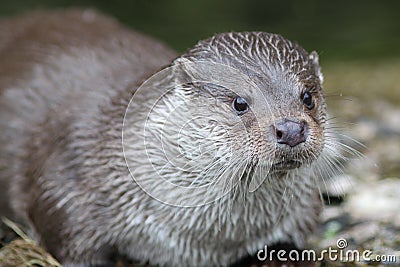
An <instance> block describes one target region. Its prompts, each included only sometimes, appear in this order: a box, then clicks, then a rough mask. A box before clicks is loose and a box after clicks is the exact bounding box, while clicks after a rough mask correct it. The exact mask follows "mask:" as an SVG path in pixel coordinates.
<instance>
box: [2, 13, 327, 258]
mask: <svg viewBox="0 0 400 267" xmlns="http://www.w3.org/2000/svg"><path fill="white" fill-rule="evenodd" d="M10 25H11V26H12V29H13V31H10V30H8V29H10V27H9V26H10ZM0 48H1V50H0V53H1V56H2V59H3V60H2V62H1V64H0V85H1V98H0V112H1V113H0V128H1V131H2V134H1V139H0V140H1V151H0V164H1V165H0V179H1V180H2V182H3V183H6V184H8V186H7V187H9V192H11V193H10V194H9V197H8V198H9V199H10V202H11V205H12V206H13V210H14V211H15V216H16V217H17V218H19V219H20V220H21V221H23V222H25V223H26V224H29V225H30V227H31V229H32V230H33V231H34V233H35V234H36V235H37V237H38V239H39V240H40V241H41V242H42V244H43V245H44V246H45V247H46V248H47V249H48V250H49V251H50V252H52V253H53V254H54V255H55V256H56V257H57V258H58V259H60V260H61V261H62V263H64V264H65V265H67V266H68V265H74V266H76V265H78V264H83V265H84V264H100V263H105V262H107V257H108V256H109V255H110V254H111V253H113V252H118V253H121V254H125V255H127V256H128V257H131V258H133V259H138V260H141V261H143V262H145V261H149V262H150V263H151V264H159V265H161V266H227V265H229V264H231V263H233V262H235V261H237V260H238V259H240V258H241V257H244V256H246V255H248V254H254V253H255V252H256V251H257V250H258V249H260V248H263V247H264V245H270V244H273V243H276V242H292V243H294V244H296V245H297V246H299V247H301V246H303V245H304V243H305V240H306V237H307V235H308V234H309V233H310V232H311V231H312V229H313V228H314V227H315V224H316V222H317V218H318V213H319V210H320V207H321V202H320V199H319V195H318V188H317V183H316V180H315V175H316V174H318V171H319V168H320V163H319V160H320V158H321V157H322V156H320V155H324V153H325V154H327V153H328V154H329V153H331V154H332V150H333V148H332V147H334V145H332V144H331V146H329V147H327V146H326V145H325V144H329V142H330V141H329V138H330V137H329V135H327V131H326V130H325V123H326V122H325V121H326V114H325V101H324V97H323V94H322V91H321V82H322V75H321V72H320V68H319V66H318V57H317V56H316V53H312V54H311V55H308V54H307V52H306V51H304V49H302V48H301V47H300V46H298V45H297V44H294V43H292V42H290V41H288V40H286V39H284V38H283V37H281V36H279V35H274V34H268V33H261V32H244V33H225V34H218V35H216V36H214V37H212V38H210V39H208V40H204V41H201V42H199V43H198V44H197V45H195V46H194V48H192V49H190V50H188V52H187V53H185V54H184V55H182V56H181V57H179V58H177V59H175V60H174V58H175V57H176V55H175V53H174V52H173V51H171V50H170V49H168V48H166V47H164V46H163V45H161V44H160V43H159V42H158V41H155V40H152V39H150V38H148V37H144V36H142V35H140V34H138V33H135V32H133V31H129V30H127V29H125V28H123V27H122V26H120V25H118V24H117V23H115V22H114V21H112V20H110V19H108V18H105V17H103V16H101V15H99V14H97V13H93V11H84V12H81V11H76V10H72V11H71V10H70V11H63V12H54V13H48V12H46V13H42V12H38V13H32V14H27V15H25V16H21V17H18V18H13V19H4V20H2V21H1V22H0ZM202 61H206V62H213V63H218V64H223V65H226V66H230V67H233V68H235V69H238V70H239V71H241V72H243V73H245V74H246V75H248V77H250V78H251V80H252V81H253V82H254V83H255V85H256V86H257V88H258V89H260V90H261V91H262V94H263V95H265V96H266V97H268V99H270V100H271V101H270V103H269V111H268V113H267V115H268V114H269V116H264V117H263V118H262V119H260V120H258V121H257V124H254V123H253V122H254V121H253V119H252V117H249V116H250V115H248V117H245V116H244V117H243V120H245V123H244V125H245V126H241V128H240V129H243V127H245V128H246V129H247V131H248V132H247V133H249V134H246V136H245V135H244V134H243V131H241V130H240V129H239V128H235V127H236V126H235V124H234V123H233V121H235V120H239V119H238V117H237V115H234V113H233V112H231V111H232V110H230V106H229V105H227V106H223V107H222V108H221V110H218V109H215V107H213V104H212V103H214V102H212V101H213V99H214V97H216V96H218V97H220V98H224V97H225V95H224V94H223V93H221V92H223V91H219V90H218V89H215V88H217V87H215V88H209V87H207V88H206V89H207V90H210V92H212V93H211V94H210V96H208V95H206V94H205V93H204V92H203V90H205V87H201V86H198V87H196V85H191V86H188V87H185V88H183V87H182V86H181V85H179V84H175V83H177V79H179V77H180V75H183V76H185V77H186V76H190V75H191V74H190V73H186V72H185V73H183V72H182V71H183V70H181V69H180V66H181V65H182V64H184V63H185V62H186V63H187V62H202ZM167 65H171V66H172V67H173V68H174V70H175V71H176V72H175V73H174V74H173V76H172V77H170V78H172V79H171V81H169V85H172V86H173V87H174V88H175V90H174V91H173V92H172V93H171V94H169V95H168V96H166V99H165V101H166V102H168V101H169V102H168V103H169V104H170V105H167V104H164V105H161V106H160V107H157V108H155V110H154V112H153V113H152V114H151V115H150V116H149V118H147V120H148V122H149V125H150V126H151V129H154V135H155V136H157V133H158V132H160V131H161V132H164V134H165V135H166V136H171V137H172V136H174V134H175V132H174V130H173V127H174V126H173V125H168V123H167V124H166V126H167V128H166V129H163V130H161V129H160V128H159V124H158V122H159V121H160V120H162V117H163V116H164V115H163V114H165V113H167V114H173V116H175V117H173V118H174V120H172V121H179V120H181V121H189V120H190V119H191V118H190V112H184V110H189V111H190V110H193V106H192V105H193V104H194V103H196V105H197V104H198V103H204V106H202V107H203V109H202V110H203V111H204V112H205V113H203V114H205V115H206V116H209V117H210V118H212V117H213V116H217V118H218V119H220V120H221V121H225V122H226V127H227V129H228V130H227V131H228V133H229V136H234V137H235V138H234V139H230V144H232V146H233V147H234V148H235V151H237V152H236V153H234V154H233V155H234V157H236V159H235V161H229V162H230V164H233V163H236V164H239V162H243V163H242V164H241V165H237V166H238V167H237V168H236V169H235V165H226V166H223V168H224V169H227V170H229V169H231V170H235V171H233V172H232V173H230V174H232V175H231V176H228V175H226V177H225V176H224V175H221V177H217V178H219V179H220V180H221V179H225V178H226V179H234V180H235V181H234V182H236V183H237V184H235V186H232V188H231V189H233V190H232V191H231V192H228V194H227V195H225V196H224V197H222V198H220V199H218V200H216V201H215V202H214V203H212V204H208V205H197V206H195V207H179V206H173V205H166V204H164V203H162V202H160V201H158V200H156V199H154V198H152V197H151V196H149V195H148V194H146V193H145V192H143V191H142V190H141V188H140V187H139V186H138V185H137V184H136V183H135V182H133V181H132V177H131V175H130V173H129V171H128V168H127V166H126V162H125V158H124V154H123V147H122V142H121V133H122V126H123V125H122V123H123V118H124V115H125V110H126V107H127V105H128V102H129V100H130V99H131V97H132V94H133V93H134V92H135V90H136V89H137V88H138V87H139V86H140V84H141V83H142V82H143V81H144V80H145V79H146V78H148V77H149V76H151V74H153V73H155V72H156V71H158V70H160V69H161V68H163V67H165V66H167ZM186 71H187V70H186ZM204 78H207V77H204ZM306 89H307V90H310V91H312V92H313V94H314V95H315V98H316V100H315V101H316V106H317V108H316V110H315V113H310V112H308V111H305V110H304V107H303V106H302V104H301V100H300V94H301V92H302V91H304V90H306ZM194 92H197V93H199V94H200V97H201V100H203V101H204V102H194V100H193V98H192V95H193V93H194ZM156 93H157V92H155V91H154V90H151V89H150V90H147V91H146V94H145V95H144V99H143V103H138V104H137V106H134V108H136V109H135V110H134V111H131V112H133V114H134V115H133V116H130V117H129V118H128V119H127V120H126V121H125V122H124V123H125V125H124V127H128V130H129V131H128V134H127V135H126V136H124V138H125V140H124V145H126V146H127V147H126V148H125V152H127V153H128V155H127V156H128V157H130V156H132V157H133V158H134V159H133V161H132V162H133V167H134V170H133V171H136V173H137V174H140V175H139V176H140V177H142V178H143V179H144V181H145V182H148V183H151V185H152V186H154V190H160V192H163V191H162V190H165V189H164V188H160V186H159V184H158V180H157V179H158V177H157V175H156V174H155V173H154V170H153V169H151V168H146V167H143V166H145V165H143V164H142V161H143V160H144V158H146V157H147V156H148V155H147V154H146V151H145V147H144V144H142V143H140V142H138V141H137V140H138V137H137V135H139V134H140V131H139V129H141V127H142V125H143V122H144V121H145V120H146V116H147V115H148V114H145V113H144V112H141V111H143V110H144V109H145V108H144V107H145V106H146V105H147V106H148V105H151V104H152V103H150V102H149V101H151V100H154V97H155V96H154V94H156ZM212 94H214V96H212V97H211V95H212ZM197 100H199V99H196V101H197ZM177 102H179V103H183V107H186V109H184V108H183V109H181V110H177V111H176V112H171V109H172V108H173V106H174V103H177ZM257 105H258V106H257ZM260 105H261V106H260ZM210 106H211V107H212V108H211V109H208V107H210ZM254 106H255V108H254V111H253V112H254V113H256V112H257V111H259V112H264V111H265V109H266V108H265V106H264V108H263V106H262V103H261V102H260V103H258V102H257V103H256V101H255V102H254ZM204 107H205V108H204ZM257 107H258V108H257ZM257 109H259V110H257ZM207 112H208V113H209V114H207ZM228 113H229V114H228ZM157 116H158V117H157ZM283 116H289V117H296V118H300V119H304V120H306V121H307V122H308V123H309V124H310V128H311V130H310V131H311V134H310V139H309V140H308V141H307V142H306V144H304V146H302V147H301V148H295V149H294V150H292V151H288V150H285V149H283V150H278V149H277V148H276V147H275V143H274V142H273V140H272V139H273V138H272V137H271V136H272V134H271V133H270V132H268V130H267V131H265V129H268V126H269V125H271V123H273V122H274V120H275V119H277V118H281V117H283ZM160 118H161V119H160ZM231 118H232V119H231ZM230 124H232V125H230ZM192 126H193V127H195V128H193V129H198V131H196V132H186V133H184V135H183V137H182V138H183V141H182V142H183V143H180V145H182V144H183V147H185V146H186V147H189V148H190V147H191V146H192V147H193V146H194V144H197V143H196V142H199V144H200V146H204V147H210V146H214V145H216V147H217V150H218V149H219V150H220V151H221V153H222V154H227V151H228V148H232V147H230V146H228V145H227V139H226V138H227V135H224V134H223V132H218V131H219V130H220V129H219V130H218V129H217V130H216V133H215V135H213V136H212V138H211V140H209V141H208V142H210V143H207V142H200V141H204V140H200V139H196V138H195V139H194V141H193V142H194V143H193V142H192V141H191V139H189V137H193V136H195V133H199V134H201V133H203V132H205V131H210V124H208V123H207V122H204V121H202V122H200V121H194V124H193V125H191V127H192ZM165 131H167V132H165ZM168 131H171V133H170V134H169V132H168ZM129 133H130V134H129ZM249 136H250V138H248V137H249ZM155 138H156V137H155ZM326 139H328V140H326ZM167 142H168V144H169V145H168V146H167V148H166V149H167V150H170V151H167V152H171V153H175V152H174V150H175V149H176V147H178V145H179V144H178V143H177V142H178V140H175V139H174V138H170V140H167ZM147 148H149V149H150V150H151V151H150V152H148V151H147V152H148V153H153V154H152V155H153V157H155V158H157V157H158V156H159V161H160V162H161V163H160V164H163V159H162V157H163V156H162V153H164V152H165V151H163V150H161V148H160V147H159V146H157V145H156V142H154V143H150V144H149V146H148V147H147ZM326 148H328V151H325V150H326ZM329 149H330V150H329ZM129 153H133V154H132V155H129ZM288 157H293V158H294V159H296V160H299V161H301V162H302V163H303V166H302V167H300V168H297V169H290V170H284V171H281V172H278V173H272V172H271V173H269V172H268V171H269V170H265V169H263V168H262V163H268V164H273V163H276V162H278V161H281V160H285V159H287V158H288ZM204 159H205V157H204V155H202V156H199V155H194V154H190V155H189V156H188V158H187V161H185V162H186V163H187V162H189V163H190V164H192V163H193V164H198V165H199V166H200V167H201V166H203V165H206V164H207V162H206V161H202V160H204ZM182 164H183V163H182ZM202 164H203V165H202ZM178 165H179V164H178ZM315 165H316V167H315ZM196 166H197V165H196ZM318 166H319V167H318ZM130 167H132V166H130ZM181 167H182V166H181ZM314 167H315V168H314ZM315 170H316V172H315ZM164 171H165V173H164V178H166V179H171V180H177V183H190V181H193V179H196V178H199V177H190V176H189V174H187V173H186V172H180V171H179V169H174V168H173V166H172V167H171V166H170V169H164ZM211 171H215V170H212V169H211ZM239 174H240V175H239ZM246 174H247V176H246ZM192 175H193V174H192ZM250 175H253V177H250ZM262 175H266V177H267V179H266V181H264V182H263V183H262V184H261V185H260V187H259V188H258V189H257V190H256V191H255V192H253V193H250V192H248V191H249V190H248V182H249V181H248V179H249V177H250V178H252V179H258V178H259V177H261V176H262ZM210 177H212V176H208V177H206V178H207V179H208V178H210ZM246 178H247V179H246ZM262 178H264V177H262ZM222 181H225V180H222ZM226 181H227V183H231V182H233V181H230V180H226ZM206 182H207V181H206ZM221 190H224V189H223V188H222V189H221ZM200 192H201V191H199V192H198V195H196V194H194V195H189V196H184V197H187V198H189V199H190V198H196V199H200V200H201V198H202V195H201V194H200ZM202 193H204V194H207V193H208V192H207V191H203V192H202ZM165 194H167V195H168V194H170V197H171V198H173V197H174V194H175V195H177V194H179V192H171V191H168V192H165ZM177 197H179V196H177Z"/></svg>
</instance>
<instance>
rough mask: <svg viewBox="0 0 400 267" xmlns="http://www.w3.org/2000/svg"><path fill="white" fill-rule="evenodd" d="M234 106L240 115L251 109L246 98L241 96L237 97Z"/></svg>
mask: <svg viewBox="0 0 400 267" xmlns="http://www.w3.org/2000/svg"><path fill="white" fill-rule="evenodd" d="M232 106H233V108H234V109H235V110H236V112H237V113H238V114H239V115H241V114H243V113H246V111H247V110H248V109H249V105H247V103H246V100H244V99H243V98H241V97H240V96H237V97H235V99H234V100H233V103H232Z"/></svg>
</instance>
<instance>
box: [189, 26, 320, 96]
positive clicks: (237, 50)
mask: <svg viewBox="0 0 400 267" xmlns="http://www.w3.org/2000/svg"><path fill="white" fill-rule="evenodd" d="M181 58H183V59H187V60H189V61H191V62H198V61H207V62H212V63H216V64H223V65H227V66H230V67H233V68H235V69H237V70H238V71H240V72H241V73H243V74H245V75H247V76H248V77H249V78H250V79H251V80H252V81H253V82H254V83H255V84H256V85H257V87H258V88H259V89H262V91H264V90H265V93H266V94H268V96H269V97H271V96H273V94H274V93H278V92H279V94H278V95H279V97H284V98H288V97H289V98H290V94H292V93H293V87H296V88H298V89H299V90H319V89H320V83H321V82H322V75H321V73H320V71H319V66H318V56H317V54H316V53H314V52H313V53H311V54H308V53H307V52H306V51H305V50H304V49H303V48H302V47H300V46H299V45H298V44H296V43H294V42H291V41H289V40H287V39H286V38H284V37H282V36H280V35H278V34H271V33H266V32H230V33H221V34H217V35H215V36H213V37H211V38H209V39H206V40H203V41H200V42H198V43H197V44H196V45H195V46H194V47H193V48H192V49H190V50H189V51H187V52H186V53H185V54H183V55H182V56H181ZM289 88H290V89H291V90H288V89H289ZM286 93H287V94H288V95H286Z"/></svg>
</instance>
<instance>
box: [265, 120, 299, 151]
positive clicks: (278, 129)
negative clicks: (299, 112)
mask: <svg viewBox="0 0 400 267" xmlns="http://www.w3.org/2000/svg"><path fill="white" fill-rule="evenodd" d="M272 128H273V130H274V131H275V136H276V140H277V142H278V143H279V144H286V145H289V146H290V147H294V146H297V145H298V144H300V143H302V142H305V141H306V138H307V136H306V135H307V124H306V122H305V121H301V122H297V121H293V120H289V119H282V120H280V121H278V122H275V124H274V125H273V126H272Z"/></svg>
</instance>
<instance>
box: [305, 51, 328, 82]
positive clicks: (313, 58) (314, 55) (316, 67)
mask: <svg viewBox="0 0 400 267" xmlns="http://www.w3.org/2000/svg"><path fill="white" fill-rule="evenodd" d="M308 58H309V59H310V60H311V62H312V64H313V66H314V70H315V75H317V77H318V78H319V82H320V83H321V84H322V83H323V82H324V76H323V75H322V72H321V67H320V66H319V62H318V60H319V57H318V53H317V52H316V51H312V52H311V53H310V55H309V56H308Z"/></svg>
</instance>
